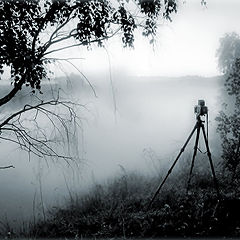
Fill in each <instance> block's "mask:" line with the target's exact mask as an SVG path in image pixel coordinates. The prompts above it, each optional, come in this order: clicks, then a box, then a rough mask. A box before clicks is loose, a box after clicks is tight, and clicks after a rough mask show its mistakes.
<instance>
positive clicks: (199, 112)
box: [194, 100, 208, 120]
mask: <svg viewBox="0 0 240 240" xmlns="http://www.w3.org/2000/svg"><path fill="white" fill-rule="evenodd" d="M194 113H195V114H196V118H197V119H198V120H199V119H200V117H201V116H205V115H207V114H208V107H207V106H205V101H204V100H198V105H195V107H194Z"/></svg>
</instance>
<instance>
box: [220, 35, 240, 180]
mask: <svg viewBox="0 0 240 240" xmlns="http://www.w3.org/2000/svg"><path fill="white" fill-rule="evenodd" d="M218 56H219V66H220V67H221V69H222V71H223V72H224V78H225V89H226V92H227V94H228V95H229V97H230V100H226V101H227V102H228V104H225V105H224V106H225V110H222V111H221V112H220V113H219V116H218V117H217V119H216V120H217V121H218V122H219V123H218V128H217V130H218V132H219V133H220V136H221V138H222V147H223V154H222V157H223V159H224V160H225V166H227V168H228V169H229V170H230V171H231V172H232V177H233V179H234V178H235V177H236V174H237V172H238V171H239V169H238V167H239V164H240V38H239V36H238V35H237V34H235V33H232V34H227V35H226V36H225V37H224V38H223V39H222V40H221V45H220V48H219V50H218Z"/></svg>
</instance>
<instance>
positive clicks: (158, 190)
mask: <svg viewBox="0 0 240 240" xmlns="http://www.w3.org/2000/svg"><path fill="white" fill-rule="evenodd" d="M197 127H198V123H196V124H195V126H194V128H193V130H192V132H191V133H190V135H189V137H188V139H187V141H186V142H185V144H184V145H183V147H182V148H181V150H180V153H179V154H178V156H177V158H176V160H175V161H174V162H173V164H172V166H171V168H170V169H169V171H168V173H167V175H166V177H165V178H164V179H163V181H162V182H161V184H160V185H159V186H158V188H157V190H156V192H155V194H154V195H153V198H152V199H151V201H150V203H149V205H148V208H149V207H150V206H151V205H152V203H153V201H154V199H155V198H156V196H157V195H158V193H159V192H160V190H161V188H162V186H163V185H164V183H165V182H166V180H167V178H168V176H169V175H170V173H171V172H172V170H173V168H174V166H175V165H176V163H177V161H178V159H179V158H180V156H181V154H182V153H183V152H184V150H185V148H186V146H187V144H188V142H189V141H190V139H191V137H192V135H193V133H194V132H195V130H196V129H197Z"/></svg>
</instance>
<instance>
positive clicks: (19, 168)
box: [0, 0, 240, 225]
mask: <svg viewBox="0 0 240 240" xmlns="http://www.w3.org/2000/svg"><path fill="white" fill-rule="evenodd" d="M180 2H181V1H180ZM183 2H185V3H182V2H181V3H180V6H179V10H178V13H177V14H176V15H175V16H174V17H173V22H172V23H169V22H167V23H165V22H161V23H160V25H161V26H160V27H159V29H158V32H157V36H156V40H157V41H156V45H155V46H154V48H153V46H152V45H150V44H148V41H147V40H146V39H143V38H142V37H139V35H138V34H140V33H136V35H137V36H136V41H135V49H134V51H133V50H132V51H128V50H126V51H125V50H123V49H122V43H121V38H120V37H119V38H118V37H116V38H115V39H112V41H111V42H107V43H106V49H107V51H105V50H104V49H102V48H101V49H96V48H94V47H93V48H92V51H88V50H87V49H83V48H79V49H77V48H76V49H75V48H74V49H72V50H69V51H62V52H61V53H59V55H57V54H56V55H54V56H53V57H57V58H58V57H59V58H68V57H69V56H71V57H73V58H75V57H81V58H83V59H81V60H79V61H75V62H74V64H76V66H77V68H79V69H80V70H81V71H82V72H83V73H84V74H85V75H86V76H87V78H88V80H89V81H90V82H91V84H92V86H93V87H94V90H95V92H96V95H97V96H95V94H94V92H93V90H92V88H91V87H90V86H89V84H88V83H87V82H86V81H85V80H84V79H83V78H82V76H79V75H77V74H79V72H78V71H77V70H76V68H75V69H74V68H73V67H71V66H70V65H69V64H67V63H66V64H62V65H61V64H59V65H57V64H55V65H56V66H51V70H52V71H53V72H54V76H53V77H52V76H51V77H52V80H51V81H50V84H49V83H48V85H47V84H46V83H43V97H46V98H48V97H49V94H50V93H49V90H47V89H49V86H52V87H53V88H54V89H57V88H58V87H60V88H61V89H63V90H64V94H65V96H68V97H70V98H71V99H72V100H73V101H76V100H77V101H78V103H80V104H83V105H84V108H82V109H80V110H79V112H78V115H79V116H80V117H81V128H79V129H78V130H79V131H78V142H77V143H75V144H77V145H78V147H79V157H80V159H81V161H80V162H78V164H77V165H76V164H75V163H72V164H71V165H70V166H69V165H67V164H66V163H64V162H63V161H61V160H59V161H57V162H52V161H51V160H49V161H48V162H46V161H45V160H43V159H39V158H37V157H34V156H31V158H29V156H28V154H27V153H25V152H23V151H21V150H20V149H19V148H18V147H17V146H14V145H12V144H9V143H7V142H4V141H2V140H1V141H0V143H1V148H0V149H1V166H6V165H11V164H12V165H14V167H15V168H14V169H13V168H10V169H6V170H1V173H0V184H1V198H0V206H1V211H0V219H1V220H3V222H7V221H9V222H10V223H11V224H14V223H15V224H16V225H21V224H22V222H23V221H28V220H29V219H37V218H42V217H43V216H42V209H43V208H44V209H45V211H47V210H48V209H50V208H51V207H53V206H61V205H63V204H64V203H66V201H68V200H69V198H70V197H72V196H74V195H75V194H77V193H82V192H85V191H87V190H88V189H89V188H90V187H91V185H93V184H95V183H99V182H104V181H107V179H109V178H111V177H113V176H116V175H117V174H120V173H121V169H122V168H124V169H125V170H126V171H128V172H131V171H137V172H138V173H140V174H156V173H158V170H159V169H161V168H164V169H167V168H168V167H169V166H170V165H171V163H172V162H173V160H174V158H175V157H176V155H177V154H178V152H179V151H180V149H181V147H182V146H183V144H184V142H185V141H186V139H187V137H188V135H189V134H190V132H191V130H192V129H193V126H194V124H195V121H196V118H195V114H194V111H193V109H194V106H195V105H196V104H197V101H198V99H204V100H205V102H206V105H207V106H208V108H209V142H210V148H211V151H212V155H213V161H214V162H216V161H217V159H218V158H219V155H220V154H221V152H220V141H219V137H218V135H217V134H216V121H215V117H216V115H217V114H218V111H219V110H220V107H221V103H222V100H221V94H222V88H223V81H222V79H221V77H219V76H217V75H219V74H220V73H219V70H218V68H217V59H216V56H215V55H216V49H217V48H218V46H219V38H220V37H222V36H223V34H224V33H226V32H230V31H236V32H238V30H239V21H237V19H238V18H239V4H240V2H239V1H237V0H231V1H217V0H213V1H208V5H207V8H204V7H202V6H201V5H200V1H183ZM138 37H139V38H138ZM143 46H145V47H143ZM49 57H52V56H49ZM84 58H85V59H84ZM5 74H6V73H5ZM6 75H7V74H6ZM189 75H190V76H189ZM196 75H197V76H196ZM161 76H168V77H161ZM172 76H174V77H172ZM179 76H181V77H179ZM201 76H205V77H201ZM206 76H209V77H206ZM210 76H211V77H210ZM8 77H9V76H8ZM44 84H45V85H44ZM10 88H11V86H10V81H9V80H8V81H6V82H4V81H1V85H0V96H4V93H7V91H8V90H9V89H10ZM30 91H31V89H28V88H27V89H23V91H21V92H20V93H19V94H18V95H17V96H16V97H15V98H14V99H13V100H12V101H11V102H10V103H9V104H6V106H5V107H4V108H1V112H0V117H1V118H2V116H5V115H6V114H8V113H10V112H11V111H13V110H16V109H18V108H21V107H22V106H23V105H24V103H25V102H26V101H29V100H30V101H31V96H29V92H30ZM40 121H41V122H42V124H43V126H44V119H40ZM193 143H194V140H193V139H192V141H191V142H190V144H189V145H188V147H187V149H186V151H185V153H184V154H183V156H182V158H181V159H184V158H189V156H191V153H192V149H193ZM199 147H200V149H203V150H204V144H203V141H202V137H201V138H200V143H199ZM181 159H180V160H179V161H181ZM41 193H42V196H41ZM41 197H42V199H43V203H44V206H42V205H41Z"/></svg>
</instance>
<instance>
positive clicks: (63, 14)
mask: <svg viewBox="0 0 240 240" xmlns="http://www.w3.org/2000/svg"><path fill="white" fill-rule="evenodd" d="M176 11H177V4H176V0H130V1H129V0H116V1H110V0H89V1H87V0H1V1H0V73H1V74H3V73H4V71H7V70H8V69H10V75H11V83H12V86H13V87H12V89H11V90H10V91H9V92H8V93H7V94H5V95H4V96H1V97H0V107H2V106H3V105H5V104H7V103H9V102H10V101H11V100H12V99H13V98H14V96H15V95H16V94H17V93H18V92H19V91H20V90H21V89H22V87H23V86H27V87H30V88H31V91H32V92H33V93H35V91H36V90H37V92H39V93H41V83H42V80H43V79H44V78H48V74H49V71H48V68H47V66H48V65H49V64H50V63H51V62H52V61H58V60H59V61H61V60H67V61H69V60H70V58H69V59H57V58H56V57H55V56H54V53H57V52H60V51H62V50H66V49H70V48H74V47H77V46H86V47H90V46H91V45H92V44H97V45H98V46H103V45H104V41H106V40H107V39H109V38H111V37H113V36H115V35H120V36H121V39H122V43H123V46H124V47H133V43H134V34H135V32H136V29H140V31H142V34H143V35H144V36H146V37H148V38H149V40H150V42H153V39H154V36H155V34H156V29H157V21H158V19H159V18H163V19H167V20H171V14H172V13H174V12H176ZM37 96H38V97H37ZM37 96H36V99H35V103H36V104H34V105H30V104H27V105H25V106H23V108H22V109H20V110H19V111H16V112H14V113H12V114H10V115H6V116H3V119H2V120H1V122H0V138H1V139H3V140H8V141H11V142H14V143H16V144H18V145H20V147H21V148H22V149H24V150H26V151H28V152H31V153H34V154H36V155H37V156H39V157H42V156H50V157H58V158H59V157H61V158H64V159H65V160H67V159H69V157H67V156H65V155H59V154H58V153H57V152H55V150H54V148H53V147H52V145H51V143H52V142H51V141H49V140H50V138H49V137H50V134H49V133H48V132H46V131H42V130H40V129H39V126H38V122H37V119H38V117H39V116H40V115H42V116H44V117H45V119H47V120H48V121H49V123H50V124H51V125H52V127H53V128H54V129H55V132H58V134H59V135H61V136H62V137H63V138H64V139H66V138H67V141H69V139H71V136H69V124H70V125H72V124H73V125H74V124H76V122H77V119H78V118H77V116H76V112H75V110H74V107H75V106H76V104H74V103H72V102H70V101H63V100H61V99H60V95H59V94H57V95H56V96H55V97H54V96H53V99H50V100H47V101H46V100H45V99H44V98H40V97H39V95H37ZM59 105H60V106H61V107H62V108H65V109H66V111H65V113H66V112H68V115H66V114H64V115H61V114H58V113H56V107H58V106H59ZM58 111H60V110H58ZM30 112H31V114H30ZM60 112H61V111H60ZM26 117H27V118H28V124H24V123H26ZM29 122H31V124H29ZM59 124H60V125H61V127H63V129H65V133H63V132H62V130H61V129H60V128H59ZM33 129H35V130H33ZM73 129H75V128H74V127H73ZM33 133H34V134H33ZM6 134H8V135H6ZM74 134H75V130H74V131H72V135H74Z"/></svg>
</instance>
